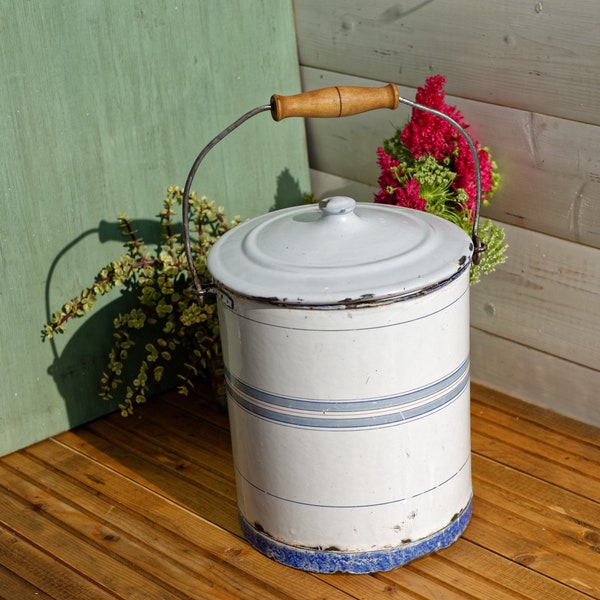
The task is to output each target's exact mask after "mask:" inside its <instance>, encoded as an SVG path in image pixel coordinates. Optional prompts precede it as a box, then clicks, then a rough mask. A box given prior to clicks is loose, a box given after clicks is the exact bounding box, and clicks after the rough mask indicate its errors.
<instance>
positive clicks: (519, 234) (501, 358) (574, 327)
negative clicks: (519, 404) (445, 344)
mask: <svg viewBox="0 0 600 600" xmlns="http://www.w3.org/2000/svg"><path fill="white" fill-rule="evenodd" d="M311 179H312V182H313V183H312V185H313V192H314V193H315V194H316V195H317V197H327V196H329V195H337V194H342V195H351V196H354V197H355V198H359V199H363V200H367V201H369V200H370V196H369V190H370V189H372V188H370V187H369V186H366V185H364V184H360V183H357V182H354V181H352V180H347V179H344V178H341V177H336V176H332V175H329V174H327V173H323V172H321V171H315V170H313V171H312V172H311ZM508 229H510V233H514V238H513V239H511V242H510V243H511V244H512V246H511V248H510V249H509V253H510V256H509V262H508V263H506V264H505V265H502V266H501V267H500V268H499V269H498V272H497V273H494V274H493V275H491V276H489V277H487V278H484V280H483V282H482V283H480V284H477V285H476V286H474V287H473V288H472V300H471V304H472V309H471V314H472V317H471V322H472V324H473V325H474V326H473V327H471V372H472V379H473V380H474V381H476V382H479V383H481V384H483V385H486V386H488V387H491V388H496V389H498V390H501V391H503V392H505V393H507V394H512V395H514V396H518V397H520V398H522V399H524V400H526V401H527V402H530V403H534V404H538V405H541V406H545V407H546V408H551V409H553V410H555V411H558V412H560V413H562V414H566V415H568V416H571V417H573V418H576V419H579V420H581V421H587V422H588V423H590V424H593V425H596V426H600V412H599V411H598V410H597V392H596V390H597V389H599V387H600V371H599V370H598V364H600V360H599V359H598V358H597V357H598V352H599V351H600V348H599V347H598V345H597V344H596V343H595V339H596V338H595V337H594V335H589V328H588V325H591V330H592V331H595V329H596V325H597V324H598V323H600V320H599V319H598V317H597V312H598V310H600V308H599V306H600V302H599V301H598V298H597V297H598V277H597V273H598V265H599V264H600V263H599V261H598V259H597V258H596V251H594V250H593V249H591V248H586V247H581V248H580V247H578V246H577V245H574V244H573V245H571V244H568V243H566V242H562V241H561V240H556V239H553V238H550V237H548V236H540V235H536V234H535V233H527V232H526V231H525V230H520V229H518V228H512V227H510V228H509V227H507V230H508ZM529 238H531V239H529ZM540 243H542V245H541V246H539V244H540ZM536 244H538V245H537V246H536ZM515 245H516V248H515ZM523 248H525V250H524V252H520V250H521V249H523ZM563 250H565V252H564V253H563ZM513 256H515V257H517V258H516V259H515V261H518V262H519V264H520V266H521V268H520V269H519V268H515V265H514V264H513V265H511V263H512V262H514V261H513ZM529 260H531V262H532V263H533V264H529V263H528V262H526V261H529ZM565 262H567V263H571V264H570V266H567V265H566V264H565ZM504 268H506V269H507V270H508V272H509V273H513V275H512V276H509V278H510V283H506V282H505V285H508V286H509V288H510V290H512V291H510V290H507V289H506V287H503V286H502V285H500V283H499V282H498V281H495V280H496V279H497V277H498V274H499V272H500V271H501V269H504ZM521 271H523V272H521ZM587 271H589V272H590V274H589V279H588V278H587V275H585V276H583V275H582V277H583V278H584V279H585V280H586V282H585V283H583V284H577V283H576V282H574V281H573V275H574V273H576V272H579V273H586V272H587ZM552 273H554V274H555V275H556V278H557V281H556V285H555V284H554V283H549V282H548V278H549V277H552V275H551V274H552ZM530 275H531V277H533V278H534V279H535V280H536V284H535V285H528V284H527V281H529V278H530ZM506 279H507V277H506V276H504V277H503V281H504V280H506ZM536 285H537V288H536ZM586 285H591V286H592V287H591V288H589V287H588V288H587V289H585V286H586ZM492 289H494V290H496V289H497V290H498V292H499V294H501V295H502V296H503V297H504V298H505V299H506V301H507V303H508V304H509V305H510V307H508V306H507V307H506V308H503V309H502V311H501V312H502V314H503V315H504V317H500V314H499V312H498V311H496V308H497V306H498V305H497V304H496V303H497V302H498V299H496V298H495V297H494V293H495V292H493V291H492ZM517 290H518V292H517ZM559 290H560V291H559ZM515 293H518V294H520V297H521V301H520V302H517V301H516V300H515V298H514V297H512V296H511V297H509V296H510V295H511V294H515ZM534 298H535V299H534ZM513 311H514V312H513ZM586 311H591V312H588V313H586ZM525 315H526V316H525ZM525 322H527V323H525ZM492 324H494V326H493V327H491V326H490V325H492ZM542 324H543V325H544V329H543V330H542V331H541V332H538V329H542V327H541V325H542ZM555 328H556V329H555ZM558 332H560V334H558ZM540 333H543V334H544V336H542V335H540ZM557 334H558V335H560V340H559V339H558V335H557ZM555 341H556V344H555ZM581 341H583V343H584V344H587V347H588V348H590V349H591V356H588V355H587V354H586V351H585V349H584V348H582V347H581V344H580V342H581ZM559 351H560V352H559ZM560 355H562V358H561V356H560ZM595 357H596V358H595ZM577 358H579V359H580V360H583V361H584V363H585V364H587V365H589V366H585V365H582V364H578V363H577V362H575V361H576V359H577Z"/></svg>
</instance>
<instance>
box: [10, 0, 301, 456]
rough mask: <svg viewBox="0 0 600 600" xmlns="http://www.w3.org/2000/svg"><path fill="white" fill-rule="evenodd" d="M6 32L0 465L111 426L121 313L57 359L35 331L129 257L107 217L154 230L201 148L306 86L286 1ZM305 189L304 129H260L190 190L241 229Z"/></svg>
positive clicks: (104, 14) (22, 26) (157, 0)
mask: <svg viewBox="0 0 600 600" xmlns="http://www.w3.org/2000/svg"><path fill="white" fill-rule="evenodd" d="M0 29H1V31H2V35H0V66H1V72H2V81H3V85H2V86H0V106H1V107H2V119H0V139H2V147H3V151H2V154H1V156H0V181H1V184H2V185H1V186H0V189H1V193H2V207H3V217H2V221H1V222H0V257H1V258H0V279H1V280H2V284H1V285H0V316H1V319H2V343H1V345H0V364H1V365H2V377H1V383H0V455H1V454H4V453H6V452H8V451H9V450H11V449H14V448H17V447H20V446H23V445H27V444H30V443H32V442H33V441H35V440H38V439H42V438H45V437H47V436H48V435H51V434H53V433H56V432H57V431H60V430H64V429H67V428H68V427H71V426H74V425H76V424H78V423H81V422H82V421H85V420H87V419H89V418H91V417H93V416H96V415H98V414H99V413H101V412H103V411H105V410H108V409H109V408H112V407H109V406H108V405H107V404H106V403H103V402H102V401H100V400H98V398H97V389H98V388H97V385H98V379H99V375H100V373H101V371H102V368H103V367H104V364H105V360H106V359H105V357H106V353H107V349H108V345H109V344H110V341H111V321H112V317H113V316H114V314H115V311H116V310H118V309H117V308H113V306H115V304H114V303H112V302H111V303H110V304H109V306H108V307H107V311H108V313H109V314H106V313H104V312H102V314H101V315H100V316H98V317H97V318H95V317H94V316H92V319H93V321H88V320H86V321H85V322H84V324H83V325H84V326H83V327H81V328H79V327H77V326H73V327H72V328H71V329H70V332H71V333H70V334H69V335H68V336H65V337H64V338H61V339H58V340H57V341H56V344H55V345H54V346H51V345H50V344H48V343H46V344H44V345H42V343H41V341H40V330H41V327H42V325H43V323H44V322H45V320H46V318H47V313H48V311H49V310H54V309H58V308H60V307H61V306H62V304H63V303H64V302H65V301H67V300H69V299H70V298H72V297H73V296H75V295H76V294H78V293H79V291H80V290H81V289H82V288H83V287H84V286H89V285H90V284H91V283H92V281H93V277H94V275H95V274H96V272H97V271H98V270H99V269H100V268H101V267H103V266H104V265H105V264H107V263H108V262H109V261H111V260H114V259H116V258H117V257H118V256H119V255H120V254H121V253H122V251H123V247H122V244H121V237H120V234H119V230H118V227H117V226H116V224H115V222H116V219H117V217H118V216H119V215H120V214H122V213H127V214H128V215H130V216H131V217H133V218H137V219H141V220H146V223H148V221H147V220H148V219H153V218H154V217H155V216H156V215H157V214H158V212H159V211H160V209H161V208H162V204H161V203H162V199H163V198H164V195H165V192H166V188H167V186H169V185H171V184H178V185H180V186H183V183H184V181H185V177H186V175H187V173H188V171H189V169H190V167H191V164H192V162H193V160H194V158H195V157H196V155H197V154H198V153H199V152H200V150H201V149H202V147H203V146H204V145H205V144H206V143H208V141H209V140H210V139H212V138H213V137H214V136H215V135H216V134H217V133H219V132H220V131H221V130H223V129H224V128H225V127H227V126H228V125H229V124H230V123H231V122H232V121H234V120H235V119H237V118H238V117H239V116H241V115H242V114H243V113H245V112H246V111H248V110H250V109H252V108H254V107H255V106H258V105H263V104H268V102H269V98H270V96H271V94H273V93H275V92H276V93H281V94H291V93H296V92H298V91H299V88H300V82H299V75H298V59H297V50H296V43H295V38H294V22H293V13H292V5H291V2H289V1H285V2H281V1H280V0H259V1H254V2H251V3H248V2H245V1H243V0H226V1H223V2H196V1H191V0H181V1H179V2H166V1H164V0H148V1H147V2H142V3H139V2H133V1H132V0H126V1H121V0H106V1H102V2H80V1H78V0H67V1H59V0H48V1H45V2H28V1H26V0H15V1H14V2H4V3H3V4H2V23H1V25H0ZM308 186H309V179H308V166H307V160H306V145H305V134H304V128H303V125H302V122H301V121H300V120H297V119H294V120H289V121H285V122H283V123H281V124H279V123H274V122H273V121H272V119H271V118H270V116H269V115H268V114H263V115H259V116H258V117H255V118H254V119H253V120H252V121H250V122H248V123H246V124H244V126H242V127H241V128H240V129H239V130H237V131H236V132H235V133H234V134H232V135H231V136H230V137H229V138H228V139H227V140H225V141H223V142H222V143H221V144H220V145H219V147H217V148H216V149H215V150H214V151H213V152H212V153H211V154H210V155H209V156H208V157H207V159H206V161H205V163H204V164H203V165H202V167H201V169H200V171H199V172H198V176H197V178H196V181H195V184H194V189H195V190H197V191H198V192H199V193H200V194H206V195H207V196H209V197H210V198H212V199H214V200H215V201H216V202H217V203H218V204H222V205H224V206H225V208H226V210H227V211H228V212H229V213H230V214H231V215H233V214H236V213H238V214H241V215H242V216H243V217H249V216H253V215H254V214H258V213H262V212H266V211H268V210H269V209H270V208H271V207H273V206H274V205H276V204H278V203H279V202H281V201H283V200H285V201H290V200H295V201H296V202H297V201H301V200H302V192H304V191H306V190H307V189H308ZM146 229H147V228H146ZM157 234H158V227H156V228H155V235H157ZM148 241H149V242H150V241H151V239H148ZM118 296H119V294H118V293H117V294H115V297H118ZM102 306H103V305H102V304H99V306H98V309H97V310H98V311H99V309H100V308H101V307H102ZM84 327H85V328H84ZM75 332H77V333H75ZM80 332H81V333H80ZM77 334H80V335H77ZM76 337H77V339H75V338H76Z"/></svg>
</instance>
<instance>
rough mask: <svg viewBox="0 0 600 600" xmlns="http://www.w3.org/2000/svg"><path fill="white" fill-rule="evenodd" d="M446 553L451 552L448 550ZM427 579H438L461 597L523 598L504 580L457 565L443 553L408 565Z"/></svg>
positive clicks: (504, 599)
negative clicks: (500, 580) (499, 581)
mask: <svg viewBox="0 0 600 600" xmlns="http://www.w3.org/2000/svg"><path fill="white" fill-rule="evenodd" d="M448 554H450V555H451V554H452V553H451V552H448ZM409 568H411V569H414V570H415V571H418V572H419V573H421V574H422V575H423V576H424V577H427V579H429V580H433V581H439V582H440V583H443V584H445V585H446V586H447V587H448V588H450V589H452V590H453V591H454V592H455V593H456V594H457V595H458V596H460V597H461V598H494V600H516V599H518V598H524V596H522V595H521V594H520V593H519V592H516V593H515V590H510V589H508V588H507V586H506V584H505V583H504V582H502V583H498V582H496V581H493V580H491V579H489V578H488V577H487V574H482V573H480V572H477V571H475V570H474V569H472V568H470V567H469V568H465V566H464V565H457V564H455V563H453V562H451V561H450V560H447V559H446V558H444V555H443V554H441V553H440V554H433V555H431V556H427V557H425V558H424V559H423V560H420V561H419V562H418V563H417V562H415V563H414V564H412V565H410V567H409Z"/></svg>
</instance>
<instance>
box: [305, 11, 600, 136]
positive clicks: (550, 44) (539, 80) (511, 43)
mask: <svg viewBox="0 0 600 600" xmlns="http://www.w3.org/2000/svg"><path fill="white" fill-rule="evenodd" d="M294 9H295V15H296V29H297V35H298V40H299V45H298V47H299V54H300V62H301V64H302V65H305V66H310V67H315V68H318V69H324V70H328V71H335V72H340V73H349V74H353V75H357V76H360V77H367V78H372V79H377V80H383V81H385V80H388V79H391V80H392V81H394V82H397V83H400V84H403V85H407V86H411V87H416V86H418V85H421V83H422V81H423V79H424V78H425V76H426V75H427V74H434V73H443V74H445V75H446V76H447V78H448V91H449V93H450V94H453V95H456V96H461V97H463V98H470V99H472V100H479V101H482V102H486V103H490V104H495V105H501V106H508V107H511V108H517V109H520V110H525V111H531V112H535V113H539V114H544V115H552V116H555V117H561V118H565V119H569V120H573V121H581V122H584V123H593V124H595V125H600V113H599V111H598V106H599V105H598V98H599V97H600V63H599V62H598V57H599V56H600V39H599V38H598V35H597V32H598V27H599V26H600V11H599V9H598V4H597V3H596V2H595V0H576V1H574V2H570V3H568V4H567V3H565V2H560V1H559V0H543V1H541V2H521V1H519V0H500V1H497V2H493V3H486V4H482V3H481V2H478V1H477V0H465V1H462V2H460V3H457V2H453V1H452V0H436V1H435V2H432V1H431V0H412V1H409V2H402V3H390V2H386V1H385V0H373V1H372V2H368V3H365V2H363V1H362V0H350V1H348V0H332V1H330V2H321V1H320V0H295V2H294Z"/></svg>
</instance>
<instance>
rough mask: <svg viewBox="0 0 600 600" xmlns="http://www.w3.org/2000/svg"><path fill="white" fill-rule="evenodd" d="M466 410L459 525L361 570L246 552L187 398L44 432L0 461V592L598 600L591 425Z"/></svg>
mask: <svg viewBox="0 0 600 600" xmlns="http://www.w3.org/2000/svg"><path fill="white" fill-rule="evenodd" d="M203 394H204V397H206V395H207V392H206V390H204V391H203ZM471 412H472V449H473V484H474V493H475V500H474V512H473V519H472V522H471V524H470V525H469V527H468V529H467V531H466V532H465V534H464V535H463V536H462V538H460V539H459V540H458V541H457V542H456V543H455V544H453V545H452V546H451V547H450V548H448V549H446V550H444V551H442V552H439V553H438V554H434V555H431V556H428V557H425V558H422V559H420V560H417V561H415V562H413V563H411V564H409V565H407V566H405V567H401V568H398V569H395V570H394V571H391V572H388V573H379V574H375V575H362V576H356V575H340V574H338V575H313V574H308V573H304V572H301V571H296V570H294V569H290V568H287V567H284V566H282V565H279V564H277V563H275V562H273V561H271V560H270V559H267V558H265V557H264V556H262V555H260V554H259V553H257V552H256V551H254V550H253V549H252V548H251V547H249V546H248V544H247V543H246V542H245V541H244V540H243V538H242V536H241V531H240V528H239V524H238V521H237V512H236V502H235V480H234V471H233V465H232V458H231V446H230V440H229V431H228V425H227V417H226V415H225V414H223V413H222V412H220V411H219V410H218V409H216V408H214V407H213V406H212V405H207V404H206V403H205V402H204V401H203V400H201V399H200V400H198V399H196V400H191V399H185V398H182V397H180V396H177V395H176V394H173V393H170V394H166V395H164V396H163V397H162V398H156V399H154V400H152V401H151V402H150V403H149V404H148V405H146V406H140V407H137V409H136V412H135V413H134V415H133V416H132V417H129V418H127V419H123V418H122V417H121V416H120V415H118V414H113V415H109V416H108V417H105V418H102V419H99V420H97V421H94V422H92V423H89V424H87V425H85V426H82V427H79V428H77V429H75V430H73V431H69V432H65V433H63V434H60V435H57V436H55V437H53V438H50V439H48V440H45V441H44V442H41V443H39V444H35V445H34V446H31V447H29V448H26V449H24V450H22V451H20V452H15V453H13V454H10V455H8V456H5V457H4V458H1V459H0V482H1V484H0V598H3V599H6V600H22V599H27V598H60V599H62V598H64V599H69V600H71V599H74V600H78V599H80V598H81V599H88V598H89V599H113V600H114V599H119V598H122V599H126V600H132V599H137V598H148V599H158V598H160V599H167V598H168V599H170V598H193V599H203V598H217V599H219V598H222V599H234V598H243V599H257V600H259V599H260V600H263V599H269V598H272V599H277V600H281V599H286V598H288V599H302V600H311V599H314V600H317V599H319V600H325V599H327V600H329V599H331V600H336V599H338V598H339V599H341V598H359V599H365V600H367V599H369V600H370V599H375V598H421V599H437V598H439V599H443V600H447V599H452V598H457V599H458V598H485V599H488V598H490V599H491V598H493V599H494V600H496V599H503V598H506V599H507V600H508V599H514V598H516V599H520V598H521V599H525V598H528V599H535V598H543V599H544V600H551V599H554V598H556V599H560V600H563V599H571V598H572V599H579V600H583V599H589V598H596V599H597V598H600V430H598V429H595V428H593V427H590V426H588V425H585V424H583V423H579V422H577V421H573V420H570V419H566V418H564V417H561V416H559V415H557V414H555V413H551V412H548V411H546V410H544V409H541V408H537V407H535V406H533V405H529V404H525V403H523V402H520V401H519V400H516V399H514V398H510V397H507V396H505V395H502V394H500V393H497V392H493V391H491V390H488V389H485V388H482V387H480V386H477V385H473V386H472V411H471Z"/></svg>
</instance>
